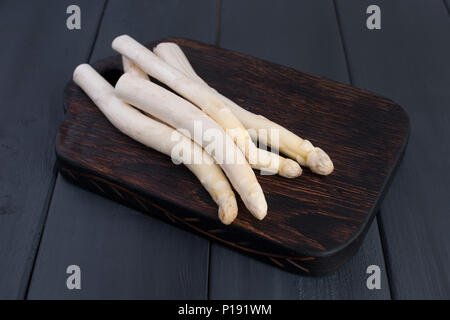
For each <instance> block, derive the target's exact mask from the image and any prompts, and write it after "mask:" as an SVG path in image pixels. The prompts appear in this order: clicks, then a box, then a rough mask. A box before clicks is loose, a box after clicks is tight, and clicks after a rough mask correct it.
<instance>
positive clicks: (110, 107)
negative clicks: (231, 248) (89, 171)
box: [73, 64, 238, 224]
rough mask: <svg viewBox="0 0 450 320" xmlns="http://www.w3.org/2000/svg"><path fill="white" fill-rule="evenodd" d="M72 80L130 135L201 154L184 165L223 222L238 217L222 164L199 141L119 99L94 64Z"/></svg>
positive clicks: (167, 150)
mask: <svg viewBox="0 0 450 320" xmlns="http://www.w3.org/2000/svg"><path fill="white" fill-rule="evenodd" d="M145 76H146V75H145ZM73 80H74V81H75V83H77V84H78V85H79V86H80V87H81V88H82V89H83V90H84V92H86V94H87V95H88V96H89V97H90V98H91V99H92V101H93V102H94V103H95V104H96V105H97V106H98V108H99V109H100V110H101V111H102V112H103V114H104V115H105V116H106V118H107V119H108V120H109V121H110V122H111V123H112V124H113V125H114V126H115V127H116V128H117V129H119V130H120V131H121V132H123V133H124V134H126V135H127V136H129V137H131V138H133V139H134V140H136V141H138V142H140V143H142V144H144V145H146V146H148V147H150V148H152V149H155V150H157V151H159V152H161V153H164V154H166V155H169V156H175V157H176V156H177V154H172V150H173V148H174V147H175V146H177V147H178V148H179V150H181V152H183V154H190V155H193V157H195V155H197V156H200V157H202V159H203V161H202V162H201V163H198V164H195V163H194V164H191V163H188V162H186V161H185V162H184V165H185V166H186V167H187V168H188V169H189V170H191V171H192V173H193V174H194V175H195V176H196V177H197V178H198V179H199V180H200V182H201V184H202V185H203V186H204V188H205V189H206V190H207V191H208V193H209V194H210V195H211V197H212V198H213V199H214V201H215V202H216V203H217V205H218V206H219V218H220V220H221V221H222V222H223V223H224V224H230V223H231V222H232V221H233V220H234V219H235V218H236V216H237V211H238V208H237V203H236V198H235V196H234V192H233V190H232V189H231V186H230V184H229V183H228V180H227V179H226V177H225V175H224V174H223V172H222V170H221V169H220V167H219V166H218V165H216V164H215V163H214V160H213V159H212V158H211V157H210V156H209V155H208V154H207V153H206V152H205V151H203V149H202V148H201V147H200V146H199V145H198V144H196V143H194V142H192V141H191V140H190V139H187V138H186V137H185V136H183V135H182V134H180V133H179V132H178V131H176V130H174V129H172V128H170V127H169V126H167V125H165V124H162V123H160V122H158V121H155V120H153V119H150V118H149V117H147V116H145V115H143V114H142V113H141V112H139V111H138V110H136V109H134V108H133V107H131V106H130V105H128V104H126V103H125V102H123V101H122V100H120V99H119V98H117V97H116V96H115V94H114V88H113V87H112V86H111V85H110V84H109V83H108V82H107V81H106V80H105V79H104V78H103V77H102V76H101V75H99V74H98V73H97V72H96V71H95V70H94V69H93V68H92V67H91V66H89V65H87V64H81V65H79V66H78V67H77V68H76V69H75V71H74V73H73ZM171 137H173V139H171ZM174 160H176V161H178V162H183V161H184V158H183V157H178V158H176V159H174Z"/></svg>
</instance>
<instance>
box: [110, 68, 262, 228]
mask: <svg viewBox="0 0 450 320" xmlns="http://www.w3.org/2000/svg"><path fill="white" fill-rule="evenodd" d="M115 92H116V95H117V96H118V97H119V98H121V99H123V100H124V101H126V102H128V103H130V104H131V105H133V106H135V107H136V108H139V109H141V110H142V111H145V112H147V113H149V114H151V115H152V116H154V117H156V118H158V119H159V120H161V121H163V122H165V123H167V124H169V125H170V126H172V127H174V128H176V129H178V130H179V131H181V132H182V133H184V134H186V135H190V136H188V137H189V138H190V137H192V139H193V140H194V141H195V142H197V143H198V144H199V145H201V146H202V147H204V148H205V150H206V151H207V152H208V153H210V154H211V156H213V158H214V159H215V160H216V162H217V163H218V164H219V165H220V166H221V167H222V169H223V171H224V172H225V175H226V176H227V177H228V179H229V180H230V182H231V184H232V185H233V187H234V188H235V189H236V191H237V192H238V193H239V195H240V196H241V198H242V201H243V202H244V204H245V206H246V207H247V208H248V210H249V211H250V212H251V213H252V214H253V215H254V216H255V217H256V218H258V219H260V220H261V219H263V218H264V217H265V215H266V213H267V203H266V200H265V197H264V193H263V191H262V189H261V186H260V185H259V183H258V181H257V180H256V176H255V173H254V172H253V170H252V169H251V168H250V166H249V164H248V163H247V161H246V160H245V157H244V155H243V154H242V152H241V151H240V150H239V149H238V148H237V147H236V145H235V144H234V142H233V140H232V139H231V138H230V137H229V136H228V135H227V134H226V133H225V132H224V131H223V129H222V128H221V127H220V126H219V125H218V124H217V123H216V122H215V121H214V120H212V119H211V118H210V117H209V116H207V115H206V114H205V113H203V112H202V111H201V110H200V109H198V108H197V107H195V106H194V105H193V104H191V103H190V102H189V101H187V100H185V99H183V98H181V97H179V96H177V95H176V94H174V93H172V92H170V91H169V90H166V89H164V88H162V87H160V86H158V85H156V84H154V83H152V82H150V81H146V80H143V79H140V78H138V77H136V76H133V75H130V74H124V75H123V76H122V77H120V79H119V81H117V83H116V89H115ZM186 131H187V133H186ZM199 131H200V132H199ZM208 135H209V136H208ZM211 135H213V136H214V140H215V141H214V142H215V146H221V147H216V148H215V149H214V150H211V149H209V148H208V147H210V145H209V142H210V138H211Z"/></svg>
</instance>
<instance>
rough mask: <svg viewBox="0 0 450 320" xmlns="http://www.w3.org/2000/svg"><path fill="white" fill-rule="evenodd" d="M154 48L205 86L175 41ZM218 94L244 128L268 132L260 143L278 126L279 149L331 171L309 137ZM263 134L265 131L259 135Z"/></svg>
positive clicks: (317, 170) (320, 171) (320, 169)
mask: <svg viewBox="0 0 450 320" xmlns="http://www.w3.org/2000/svg"><path fill="white" fill-rule="evenodd" d="M153 52H154V53H155V54H156V55H157V56H159V57H160V58H162V59H163V60H164V61H166V62H167V63H168V64H170V65H171V66H172V67H175V68H177V69H178V70H180V71H181V72H183V73H184V74H185V75H186V76H188V77H189V78H191V79H192V80H195V81H197V82H198V83H201V84H203V85H206V86H208V84H207V83H206V82H205V81H204V80H203V79H202V78H200V77H199V76H198V75H197V73H196V72H195V71H194V69H193V68H192V66H191V64H190V63H189V60H188V59H187V57H186V56H185V54H184V53H183V51H182V50H181V48H180V47H179V46H178V45H177V44H176V43H173V42H163V43H160V44H158V45H157V46H156V47H155V48H154V49H153ZM216 92H217V91H216ZM217 94H218V95H219V97H220V99H221V100H222V102H223V103H224V104H225V105H226V106H227V107H228V108H229V109H230V110H231V111H232V112H233V113H234V115H235V116H237V117H238V118H239V120H240V121H241V122H242V124H243V125H244V126H245V128H247V129H253V130H256V131H257V132H258V131H259V130H263V129H264V132H267V134H268V136H267V140H265V141H261V142H262V143H265V144H268V145H272V141H271V140H272V139H271V129H275V130H278V139H276V140H278V146H277V147H278V148H279V149H280V151H281V152H282V153H284V154H286V155H287V156H289V157H291V158H293V159H296V160H297V162H298V163H300V164H301V165H306V166H308V167H309V168H310V169H311V171H313V172H315V173H318V174H322V175H328V174H330V173H331V172H332V171H333V169H334V166H333V162H332V161H331V159H330V157H329V156H328V155H327V154H326V153H325V152H324V151H323V150H322V149H320V148H317V147H314V146H313V145H312V144H311V142H310V141H308V140H304V139H302V138H300V137H299V136H297V135H295V134H294V133H292V132H291V131H289V130H287V129H286V128H284V127H282V126H280V125H278V124H276V123H275V122H273V121H270V120H269V119H267V118H265V117H263V116H261V115H257V114H254V113H252V112H250V111H247V110H245V109H244V108H242V107H240V106H239V105H237V104H236V103H234V102H233V101H231V100H230V99H228V98H227V97H225V96H223V95H221V94H220V93H219V92H217ZM250 132H252V131H250ZM264 136H265V135H261V137H264ZM261 137H260V138H261ZM252 138H253V139H256V138H257V137H254V136H252Z"/></svg>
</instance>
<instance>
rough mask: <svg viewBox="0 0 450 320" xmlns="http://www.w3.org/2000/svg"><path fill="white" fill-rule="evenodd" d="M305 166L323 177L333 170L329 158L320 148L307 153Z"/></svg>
mask: <svg viewBox="0 0 450 320" xmlns="http://www.w3.org/2000/svg"><path fill="white" fill-rule="evenodd" d="M306 164H307V165H308V167H309V168H310V169H311V171H312V172H315V173H318V174H321V175H325V176H326V175H329V174H330V173H332V172H333V170H334V165H333V162H332V161H331V159H330V157H329V156H328V155H327V154H326V153H325V151H323V150H322V149H320V148H314V150H313V151H311V152H310V153H308V157H307V159H306Z"/></svg>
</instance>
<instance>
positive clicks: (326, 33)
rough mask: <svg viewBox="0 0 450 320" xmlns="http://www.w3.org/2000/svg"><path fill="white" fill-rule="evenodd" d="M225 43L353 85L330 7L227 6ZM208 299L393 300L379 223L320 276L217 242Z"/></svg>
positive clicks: (224, 11)
mask: <svg viewBox="0 0 450 320" xmlns="http://www.w3.org/2000/svg"><path fill="white" fill-rule="evenodd" d="M221 19H222V24H221V42H220V45H221V46H223V47H225V48H230V49H233V50H237V51H241V52H244V53H247V54H250V55H254V56H256V57H259V58H263V59H267V60H270V61H273V62H277V63H280V64H285V65H288V66H291V67H294V68H297V69H299V70H302V71H306V72H311V73H315V74H318V75H321V76H324V77H328V78H330V79H333V80H337V81H341V82H347V83H348V82H349V80H350V79H349V77H348V73H347V68H346V64H345V56H344V52H343V49H342V44H341V40H340V35H339V29H338V24H337V21H336V15H335V11H334V6H333V2H332V1H308V2H293V1H277V2H276V3H274V2H272V1H258V2H256V1H253V2H251V1H248V2H247V1H231V0H227V1H224V3H223V8H222V17H221ZM211 253H212V254H211V267H210V270H211V274H210V297H212V298H224V299H244V298H246V299H252V298H255V299H263V298H284V299H334V298H336V299H337V298H355V299H376V298H379V299H386V298H389V297H390V293H389V285H388V281H387V275H386V269H385V266H384V260H383V253H382V248H381V243H380V238H379V234H378V228H377V223H376V222H374V223H373V225H372V226H371V229H370V231H369V233H368V235H367V237H366V240H365V241H364V243H363V245H362V248H361V249H360V250H359V252H358V253H357V255H355V257H354V258H353V259H352V260H351V261H349V262H348V263H347V264H345V265H344V266H343V267H342V268H341V269H339V270H338V271H337V272H336V273H334V274H332V275H330V276H327V277H322V278H310V277H302V276H296V275H292V274H289V273H287V272H284V271H280V270H278V269H276V268H273V267H270V266H267V265H263V264H262V263H259V262H256V261H254V260H251V259H249V258H247V257H244V256H242V255H240V254H238V253H235V252H234V251H230V250H228V249H225V248H223V247H221V246H218V245H215V244H213V245H212V247H211ZM372 264H375V265H378V266H380V268H381V270H382V275H381V279H382V287H381V290H372V291H371V290H368V289H367V288H366V277H367V274H366V269H367V267H368V266H369V265H372Z"/></svg>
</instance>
